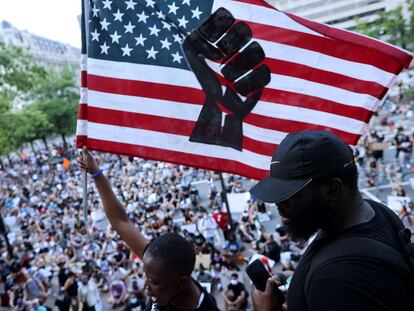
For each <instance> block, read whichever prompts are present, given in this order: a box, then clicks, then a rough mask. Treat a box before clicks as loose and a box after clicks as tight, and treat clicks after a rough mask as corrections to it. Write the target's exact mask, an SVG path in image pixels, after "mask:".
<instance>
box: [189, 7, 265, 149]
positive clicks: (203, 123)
mask: <svg viewBox="0 0 414 311" xmlns="http://www.w3.org/2000/svg"><path fill="white" fill-rule="evenodd" d="M251 39H252V31H251V29H250V28H249V26H248V25H246V24H245V23H243V22H236V23H235V18H234V17H233V15H232V14H231V13H230V12H229V11H227V10H226V9H224V8H219V9H218V10H217V11H216V12H215V13H214V14H212V15H211V16H210V17H209V18H208V19H207V20H206V21H205V22H204V23H203V24H202V25H201V26H200V27H199V28H198V29H196V30H194V31H193V32H192V33H191V34H190V35H189V36H188V37H187V38H186V39H185V41H184V43H183V50H184V53H185V55H186V57H187V60H188V62H189V64H190V66H191V68H192V70H193V72H194V73H195V75H196V77H197V79H198V81H199V82H200V84H201V86H202V88H203V91H204V93H205V94H206V98H205V101H204V105H203V108H202V110H201V112H200V115H199V117H198V120H197V123H196V125H195V127H194V129H193V131H192V133H191V136H190V141H193V142H201V143H206V144H214V145H221V146H227V147H232V148H235V149H237V150H242V148H243V124H242V123H243V119H244V118H245V117H246V116H247V115H248V114H249V113H250V112H251V111H252V109H253V108H254V106H255V105H256V104H257V102H258V101H259V99H260V96H261V95H262V92H263V88H264V87H265V86H266V85H267V84H268V83H269V82H270V70H269V68H268V67H267V66H266V65H265V64H263V60H264V59H265V53H264V51H263V49H262V47H261V46H260V44H259V43H257V42H256V41H254V42H251V43H249V42H250V40H251ZM206 59H208V60H211V61H213V62H220V64H221V66H220V67H221V70H220V71H221V74H222V75H223V76H224V78H225V84H226V90H225V91H224V94H223V90H222V83H221V82H220V80H219V78H218V76H217V74H216V73H215V72H214V71H213V70H212V69H211V68H210V67H209V66H208V64H207V62H206ZM240 95H241V96H243V97H241V96H240ZM223 112H226V117H225V120H224V126H223V128H222V114H223Z"/></svg>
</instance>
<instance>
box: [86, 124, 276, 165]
mask: <svg viewBox="0 0 414 311" xmlns="http://www.w3.org/2000/svg"><path fill="white" fill-rule="evenodd" d="M87 126H88V138H90V139H98V140H105V141H113V142H117V143H125V144H133V145H136V144H137V142H139V145H140V146H144V147H152V148H158V149H164V150H171V151H177V152H185V153H188V154H194V155H201V156H207V157H213V158H218V159H227V160H235V161H238V162H240V163H244V164H246V165H249V166H251V167H254V168H258V169H262V170H267V169H268V168H269V163H270V160H271V157H268V156H264V155H261V154H257V153H254V152H251V151H247V150H243V151H242V152H240V151H237V150H235V149H232V148H227V147H222V146H216V145H208V144H202V143H195V142H190V141H189V140H188V136H181V135H175V134H168V133H160V132H154V131H148V130H142V129H135V128H129V127H121V126H114V125H106V124H99V123H93V122H88V123H87ZM240 160H243V161H240Z"/></svg>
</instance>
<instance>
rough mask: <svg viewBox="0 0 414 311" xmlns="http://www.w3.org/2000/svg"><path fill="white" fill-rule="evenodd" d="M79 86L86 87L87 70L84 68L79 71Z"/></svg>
mask: <svg viewBox="0 0 414 311" xmlns="http://www.w3.org/2000/svg"><path fill="white" fill-rule="evenodd" d="M80 87H88V72H87V71H86V70H81V72H80Z"/></svg>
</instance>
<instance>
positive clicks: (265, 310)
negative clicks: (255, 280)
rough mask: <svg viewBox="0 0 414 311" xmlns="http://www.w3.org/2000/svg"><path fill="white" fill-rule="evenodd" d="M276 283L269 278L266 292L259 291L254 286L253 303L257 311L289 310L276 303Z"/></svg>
mask: <svg viewBox="0 0 414 311" xmlns="http://www.w3.org/2000/svg"><path fill="white" fill-rule="evenodd" d="M275 286H276V285H275V282H274V281H273V280H272V278H269V279H268V280H267V283H266V289H265V291H264V292H261V291H259V290H258V289H256V288H255V287H254V285H253V286H252V301H253V307H254V310H255V311H279V310H287V309H285V308H282V305H281V304H280V303H279V302H278V301H276V298H275V296H274V295H273V291H274V288H275Z"/></svg>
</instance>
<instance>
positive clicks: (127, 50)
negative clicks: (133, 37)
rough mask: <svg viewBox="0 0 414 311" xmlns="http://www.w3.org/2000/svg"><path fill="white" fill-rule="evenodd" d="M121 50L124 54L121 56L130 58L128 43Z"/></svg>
mask: <svg viewBox="0 0 414 311" xmlns="http://www.w3.org/2000/svg"><path fill="white" fill-rule="evenodd" d="M121 50H122V52H124V53H123V54H122V56H125V55H128V56H131V51H132V49H131V48H130V47H129V46H128V43H127V44H126V45H125V47H123V48H121Z"/></svg>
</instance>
